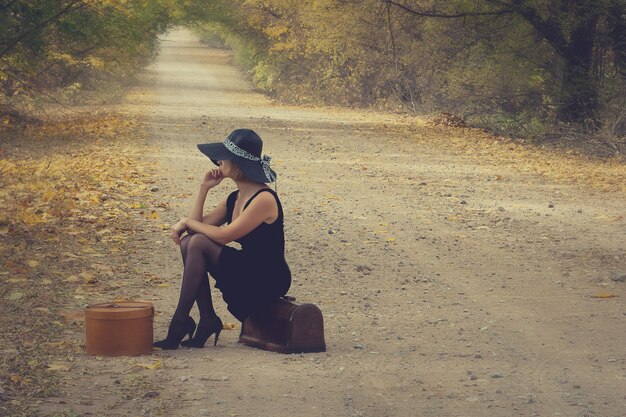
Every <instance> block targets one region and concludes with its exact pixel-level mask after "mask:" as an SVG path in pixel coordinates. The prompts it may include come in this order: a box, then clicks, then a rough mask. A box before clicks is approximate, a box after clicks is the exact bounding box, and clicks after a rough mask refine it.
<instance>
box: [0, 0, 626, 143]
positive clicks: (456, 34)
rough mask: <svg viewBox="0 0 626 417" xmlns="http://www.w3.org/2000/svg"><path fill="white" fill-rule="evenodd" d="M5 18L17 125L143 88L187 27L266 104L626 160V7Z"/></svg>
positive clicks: (42, 12) (579, 3) (35, 13)
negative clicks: (588, 145) (350, 109)
mask: <svg viewBox="0 0 626 417" xmlns="http://www.w3.org/2000/svg"><path fill="white" fill-rule="evenodd" d="M0 11H1V16H2V17H1V18H0V19H2V20H1V21H0V48H1V49H0V90H1V92H2V95H1V98H0V109H1V110H0V112H2V113H3V114H4V116H7V115H14V116H17V115H18V114H20V113H21V114H28V112H26V113H24V111H23V109H24V107H23V106H24V105H27V107H26V108H27V109H29V108H32V107H33V106H36V103H37V100H41V98H42V97H48V98H53V99H54V100H60V101H63V100H64V99H68V97H69V98H71V97H73V96H74V95H77V94H78V92H79V91H81V90H82V91H84V90H89V89H90V88H93V86H94V81H93V80H95V79H98V78H102V77H112V76H113V77H119V76H128V75H129V74H132V73H133V71H136V70H137V69H138V68H140V67H141V65H142V64H144V63H146V62H148V61H149V59H150V58H151V57H153V56H154V53H155V46H156V41H157V39H158V36H159V34H161V33H163V32H164V31H166V30H167V28H171V27H173V26H181V25H182V26H190V27H194V28H195V29H196V30H198V31H200V32H201V33H202V34H203V36H204V37H205V38H206V40H207V41H209V42H213V43H218V44H221V45H225V46H227V47H230V48H232V49H233V50H234V51H235V53H236V56H237V62H238V64H239V65H240V66H241V67H242V68H243V69H245V71H247V73H248V74H249V76H250V79H251V80H252V82H253V83H254V85H255V86H256V87H257V88H258V89H259V90H261V91H263V92H265V93H267V94H269V95H271V96H273V97H275V98H277V99H279V100H282V101H285V102H289V103H304V104H311V105H339V106H358V107H371V108H377V109H382V110H386V111H394V112H408V113H412V114H416V115H429V116H433V117H439V118H440V119H442V121H443V122H444V123H451V124H458V125H470V126H477V127H482V128H486V129H488V130H491V131H494V132H497V133H499V134H505V135H512V136H517V137H526V138H535V139H537V138H543V139H545V138H548V137H551V138H557V139H558V138H565V139H567V138H568V137H570V138H571V136H580V137H583V138H590V137H594V136H598V135H599V134H600V133H601V136H602V138H603V140H604V142H605V145H607V146H611V147H612V150H613V151H615V152H616V153H619V151H620V147H619V145H620V144H622V145H623V143H622V142H621V139H620V137H623V136H624V134H625V133H626V115H625V110H624V109H625V108H626V2H624V1H623V0H603V1H591V0H576V1H571V0H558V1H542V0H523V1H522V0H514V1H499V0H483V1H462V0H455V1H437V0H429V1H407V0H395V1H394V0H351V1H347V0H315V1H310V2H297V1H293V0H234V1H224V0H214V1H210V2H207V1H199V0H158V1H148V0H134V1H122V0H106V1H99V2H92V1H86V0H70V1H51V0H28V1H18V2H15V1H8V0H3V1H1V2H0ZM59 94H61V96H59ZM25 97H28V98H29V99H28V100H24V98H25ZM59 97H61V98H59ZM33 99H35V100H34V101H33ZM20 106H22V111H21V112H20V111H19V109H20ZM28 106H30V107H28ZM5 118H6V117H5Z"/></svg>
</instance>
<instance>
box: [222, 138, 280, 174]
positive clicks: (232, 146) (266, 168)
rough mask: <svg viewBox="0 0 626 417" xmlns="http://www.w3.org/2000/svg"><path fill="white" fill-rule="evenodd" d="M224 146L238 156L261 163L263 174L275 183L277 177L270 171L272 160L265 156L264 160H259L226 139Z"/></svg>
mask: <svg viewBox="0 0 626 417" xmlns="http://www.w3.org/2000/svg"><path fill="white" fill-rule="evenodd" d="M224 146H225V147H226V149H228V150H229V151H230V152H232V153H234V154H235V155H237V156H240V157H242V158H245V159H248V160H250V161H254V162H261V166H262V167H263V173H264V174H265V177H266V178H267V179H268V180H269V181H270V182H274V181H275V180H276V177H275V176H274V175H272V171H271V170H270V160H271V158H270V157H269V156H267V155H263V158H259V157H258V156H254V155H252V154H251V153H250V152H248V151H246V150H245V149H241V148H240V147H239V146H237V145H235V144H234V143H233V142H232V141H231V140H230V139H226V140H225V141H224Z"/></svg>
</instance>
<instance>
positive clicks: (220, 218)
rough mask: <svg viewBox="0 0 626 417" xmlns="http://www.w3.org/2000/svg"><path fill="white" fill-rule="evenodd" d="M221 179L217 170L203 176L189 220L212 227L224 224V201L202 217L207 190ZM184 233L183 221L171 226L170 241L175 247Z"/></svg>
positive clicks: (220, 174)
mask: <svg viewBox="0 0 626 417" xmlns="http://www.w3.org/2000/svg"><path fill="white" fill-rule="evenodd" d="M223 179H224V177H223V176H222V171H220V170H219V169H212V170H210V171H208V172H207V173H206V174H205V175H204V178H203V180H202V183H201V184H200V190H199V191H198V195H197V196H196V199H195V200H194V203H193V205H192V206H191V211H190V212H189V218H191V219H195V220H197V221H199V222H205V223H207V224H210V225H214V226H220V225H222V224H224V223H225V222H226V199H224V200H222V201H221V202H220V203H219V204H218V205H217V206H216V207H215V208H213V210H211V211H210V212H209V213H208V214H207V215H204V216H203V212H204V203H205V201H206V196H207V194H208V192H209V190H210V189H211V188H213V187H215V186H216V185H218V184H219V183H220V182H222V180H223ZM186 231H188V228H187V226H186V225H185V223H184V221H183V220H181V221H179V222H178V223H176V224H175V225H174V226H172V234H171V237H172V240H173V241H174V242H175V243H176V244H177V245H180V237H181V236H182V235H183V233H185V232H186Z"/></svg>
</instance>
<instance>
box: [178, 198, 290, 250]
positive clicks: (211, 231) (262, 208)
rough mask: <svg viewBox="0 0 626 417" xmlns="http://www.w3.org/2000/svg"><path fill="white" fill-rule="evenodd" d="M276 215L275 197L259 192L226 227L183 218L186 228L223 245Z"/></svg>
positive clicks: (274, 217) (271, 219)
mask: <svg viewBox="0 0 626 417" xmlns="http://www.w3.org/2000/svg"><path fill="white" fill-rule="evenodd" d="M277 217H278V205H277V204H276V199H275V198H274V196H273V195H272V194H270V193H261V194H259V195H258V196H257V197H256V198H255V199H254V200H252V202H251V203H250V205H249V206H248V207H247V208H246V209H245V210H244V211H243V212H242V213H241V215H240V216H239V217H237V219H235V221H234V222H232V223H231V224H229V225H228V226H226V227H218V226H215V225H210V224H206V223H203V222H199V221H198V220H195V219H190V218H187V219H183V220H181V222H183V223H184V225H185V227H186V228H187V229H188V230H191V231H193V232H196V233H202V234H203V235H205V236H207V237H208V238H209V239H211V240H213V241H214V242H217V243H219V244H220V245H225V244H227V243H229V242H232V241H233V240H237V239H239V238H240V237H242V236H245V235H247V234H248V233H250V232H251V231H253V230H254V229H255V228H256V227H257V226H259V225H260V224H261V223H263V222H265V221H268V222H270V223H271V222H272V221H275V220H276V218H277Z"/></svg>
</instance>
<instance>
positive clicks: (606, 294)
mask: <svg viewBox="0 0 626 417" xmlns="http://www.w3.org/2000/svg"><path fill="white" fill-rule="evenodd" d="M591 297H592V298H615V297H617V294H613V293H610V292H601V293H599V294H594V295H592V296H591Z"/></svg>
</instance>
